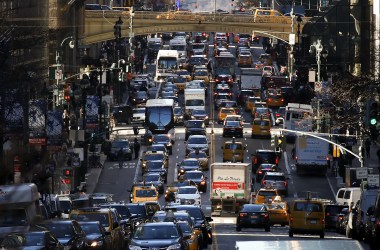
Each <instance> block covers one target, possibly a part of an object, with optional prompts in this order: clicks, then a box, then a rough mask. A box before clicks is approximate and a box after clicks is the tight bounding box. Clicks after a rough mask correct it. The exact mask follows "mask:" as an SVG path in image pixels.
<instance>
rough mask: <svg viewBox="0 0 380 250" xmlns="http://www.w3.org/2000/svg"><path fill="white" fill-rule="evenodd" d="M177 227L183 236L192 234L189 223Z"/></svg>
mask: <svg viewBox="0 0 380 250" xmlns="http://www.w3.org/2000/svg"><path fill="white" fill-rule="evenodd" d="M179 226H180V228H181V231H182V233H184V234H191V233H192V231H191V227H190V225H189V223H179Z"/></svg>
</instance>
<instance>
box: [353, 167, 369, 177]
mask: <svg viewBox="0 0 380 250" xmlns="http://www.w3.org/2000/svg"><path fill="white" fill-rule="evenodd" d="M367 177H368V168H358V169H356V178H357V179H365V178H367Z"/></svg>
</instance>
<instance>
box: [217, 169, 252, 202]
mask: <svg viewBox="0 0 380 250" xmlns="http://www.w3.org/2000/svg"><path fill="white" fill-rule="evenodd" d="M244 176H245V175H244V170H243V169H242V170H240V169H218V170H217V171H215V172H214V176H213V180H212V190H213V192H212V197H213V198H216V197H226V196H231V197H233V196H241V194H242V193H244V189H245V185H244Z"/></svg>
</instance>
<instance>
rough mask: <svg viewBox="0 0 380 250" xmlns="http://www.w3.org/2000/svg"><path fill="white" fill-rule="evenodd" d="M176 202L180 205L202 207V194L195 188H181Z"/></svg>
mask: <svg viewBox="0 0 380 250" xmlns="http://www.w3.org/2000/svg"><path fill="white" fill-rule="evenodd" d="M175 200H176V202H177V203H179V204H185V205H199V206H200V205H201V194H200V193H199V191H198V189H197V187H195V186H183V187H179V188H178V190H177V193H176V197H175Z"/></svg>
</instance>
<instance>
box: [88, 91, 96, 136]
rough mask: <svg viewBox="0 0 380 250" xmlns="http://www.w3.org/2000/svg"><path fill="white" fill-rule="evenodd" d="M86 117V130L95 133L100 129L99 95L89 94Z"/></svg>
mask: <svg viewBox="0 0 380 250" xmlns="http://www.w3.org/2000/svg"><path fill="white" fill-rule="evenodd" d="M85 114H86V116H85V119H86V127H85V129H86V132H87V133H95V132H97V129H98V125H99V122H98V116H99V96H95V95H92V96H87V100H86V107H85Z"/></svg>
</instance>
